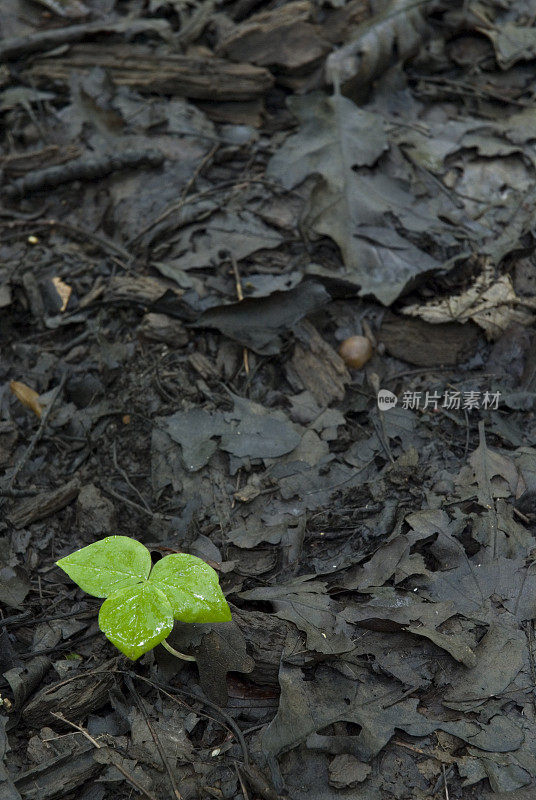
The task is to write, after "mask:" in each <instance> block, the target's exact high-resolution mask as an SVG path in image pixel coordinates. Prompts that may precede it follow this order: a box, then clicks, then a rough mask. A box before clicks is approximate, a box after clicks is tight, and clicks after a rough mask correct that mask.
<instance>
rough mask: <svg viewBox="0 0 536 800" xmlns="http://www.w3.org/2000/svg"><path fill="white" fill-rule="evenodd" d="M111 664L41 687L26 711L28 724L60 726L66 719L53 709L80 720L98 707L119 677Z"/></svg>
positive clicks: (72, 720)
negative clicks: (60, 720)
mask: <svg viewBox="0 0 536 800" xmlns="http://www.w3.org/2000/svg"><path fill="white" fill-rule="evenodd" d="M112 663H115V662H112ZM107 667H108V670H109V671H106V668H105V667H103V669H101V670H98V671H95V672H87V673H82V674H81V675H77V676H76V677H74V678H73V679H72V680H69V681H59V682H58V683H54V684H52V685H51V686H47V687H46V688H44V689H41V691H40V692H38V693H37V694H36V695H35V697H34V698H33V699H32V700H30V702H29V703H28V705H27V706H26V707H25V708H24V710H23V712H22V717H23V719H24V721H25V722H26V724H27V725H29V726H31V727H32V728H37V729H39V728H42V727H43V725H54V728H57V727H59V726H61V725H62V723H61V722H59V720H58V719H57V717H53V716H52V714H51V713H50V712H51V711H61V713H62V714H63V715H64V717H65V718H66V719H68V720H70V721H71V722H79V721H80V720H81V719H83V718H84V717H87V715H88V714H91V713H93V712H95V711H98V710H99V709H100V708H102V706H103V705H105V704H106V703H107V702H108V699H109V698H108V693H109V691H110V689H111V688H112V686H113V684H114V681H115V676H114V673H113V672H112V671H111V663H108V665H107Z"/></svg>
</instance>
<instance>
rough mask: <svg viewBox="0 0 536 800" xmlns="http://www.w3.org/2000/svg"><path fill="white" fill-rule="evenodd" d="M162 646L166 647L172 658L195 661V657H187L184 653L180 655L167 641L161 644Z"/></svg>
mask: <svg viewBox="0 0 536 800" xmlns="http://www.w3.org/2000/svg"><path fill="white" fill-rule="evenodd" d="M160 644H161V645H162V647H165V648H166V650H167V651H168V653H171V655H172V656H177V658H182V659H184V661H195V656H187V655H185V654H184V653H179V651H178V650H175V648H174V647H172V646H171V645H170V644H168V643H167V642H166V640H165V639H164V641H163V642H160Z"/></svg>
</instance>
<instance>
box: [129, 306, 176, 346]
mask: <svg viewBox="0 0 536 800" xmlns="http://www.w3.org/2000/svg"><path fill="white" fill-rule="evenodd" d="M138 331H139V332H140V334H141V335H142V336H143V337H144V338H145V339H151V341H153V342H164V343H165V344H168V345H169V346H170V347H184V345H185V344H187V343H188V332H187V330H186V328H185V327H184V325H183V324H182V322H181V321H180V320H178V319H173V317H168V315H167V314H146V315H145V316H144V318H143V319H142V321H141V325H140V327H139V328H138Z"/></svg>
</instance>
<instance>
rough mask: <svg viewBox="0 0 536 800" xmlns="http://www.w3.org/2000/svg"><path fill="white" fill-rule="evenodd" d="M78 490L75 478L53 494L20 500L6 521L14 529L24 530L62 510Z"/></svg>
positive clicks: (48, 493) (42, 494)
mask: <svg viewBox="0 0 536 800" xmlns="http://www.w3.org/2000/svg"><path fill="white" fill-rule="evenodd" d="M79 490H80V484H79V483H78V480H77V479H76V478H73V480H72V481H69V483H66V484H65V485H64V486H60V488H59V489H56V491H55V492H42V493H41V494H37V495H35V497H29V498H28V499H26V500H22V501H21V502H20V503H19V504H18V505H17V506H16V507H15V509H14V510H13V511H12V512H11V514H10V515H9V516H8V519H9V521H10V522H11V524H12V525H13V526H14V527H15V528H24V527H26V525H30V524H31V523H32V522H37V521H38V520H40V519H45V518H46V517H50V515H51V514H54V512H55V511H59V510H60V508H64V507H65V506H66V505H68V504H69V503H70V502H72V501H73V500H74V499H75V497H77V495H78V492H79Z"/></svg>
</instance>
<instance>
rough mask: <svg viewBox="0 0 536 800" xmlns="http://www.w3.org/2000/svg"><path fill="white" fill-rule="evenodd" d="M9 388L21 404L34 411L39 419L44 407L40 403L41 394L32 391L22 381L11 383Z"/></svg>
mask: <svg viewBox="0 0 536 800" xmlns="http://www.w3.org/2000/svg"><path fill="white" fill-rule="evenodd" d="M9 388H10V389H11V391H12V392H13V394H14V395H15V397H16V398H17V400H20V402H21V403H22V404H23V405H24V406H26V408H29V409H30V411H33V412H34V414H36V415H37V416H38V417H41V414H42V413H43V407H42V405H41V404H40V402H39V393H38V392H36V391H35V390H34V389H30V387H29V386H26V384H25V383H20V381H11V383H10V384H9Z"/></svg>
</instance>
